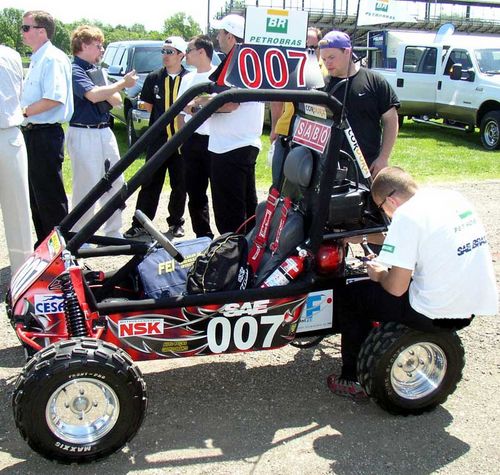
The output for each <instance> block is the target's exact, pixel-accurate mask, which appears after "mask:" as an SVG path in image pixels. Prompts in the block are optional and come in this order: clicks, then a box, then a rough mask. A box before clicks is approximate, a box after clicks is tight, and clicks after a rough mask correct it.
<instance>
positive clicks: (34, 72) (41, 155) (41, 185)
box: [21, 11, 73, 247]
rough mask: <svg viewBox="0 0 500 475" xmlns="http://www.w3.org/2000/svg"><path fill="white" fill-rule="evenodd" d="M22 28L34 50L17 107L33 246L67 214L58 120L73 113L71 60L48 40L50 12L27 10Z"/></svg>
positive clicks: (51, 21)
mask: <svg viewBox="0 0 500 475" xmlns="http://www.w3.org/2000/svg"><path fill="white" fill-rule="evenodd" d="M21 31H22V35H23V43H24V44H26V45H28V46H29V47H30V48H31V49H32V50H33V54H32V55H31V63H30V68H29V71H28V74H27V76H26V80H25V82H24V89H23V93H22V96H21V107H22V112H23V116H24V118H25V121H24V127H23V134H24V140H25V142H26V148H27V151H28V176H29V186H30V205H31V214H32V217H33V223H34V225H35V230H36V235H37V239H38V240H37V242H36V243H35V247H36V246H38V245H39V244H40V243H41V242H42V241H43V240H44V239H45V238H46V237H47V235H48V234H49V233H50V232H51V231H52V229H53V228H54V226H56V225H58V224H59V222H60V221H61V220H62V219H63V218H64V217H65V216H66V214H67V213H68V200H67V198H66V193H65V191H64V184H63V180H62V173H61V167H62V162H63V160H64V132H63V129H62V126H61V123H62V122H67V121H68V120H69V119H70V117H71V115H72V114H73V94H72V87H71V63H70V60H69V58H68V56H67V55H66V54H64V52H62V51H61V50H60V49H58V48H56V47H55V46H54V45H53V44H52V43H51V41H50V40H51V39H52V38H53V36H54V33H55V21H54V18H52V16H51V15H50V14H49V13H47V12H43V11H29V12H26V13H25V14H24V15H23V25H22V26H21Z"/></svg>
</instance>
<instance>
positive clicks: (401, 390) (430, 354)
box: [391, 342, 447, 400]
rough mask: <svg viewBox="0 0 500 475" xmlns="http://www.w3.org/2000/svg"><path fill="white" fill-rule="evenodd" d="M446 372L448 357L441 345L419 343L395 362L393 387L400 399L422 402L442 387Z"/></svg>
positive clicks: (402, 353) (392, 378) (409, 348)
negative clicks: (419, 400) (420, 400)
mask: <svg viewBox="0 0 500 475" xmlns="http://www.w3.org/2000/svg"><path fill="white" fill-rule="evenodd" d="M446 368H447V359H446V355H445V353H444V351H443V350H442V349H441V348H440V347H439V346H438V345H436V344H434V343H429V342H424V343H417V344H415V345H411V346H409V347H408V348H406V349H404V350H403V351H402V352H401V353H400V354H399V355H398V357H397V359H396V361H394V364H393V365H392V368H391V384H392V387H393V389H394V391H395V392H396V394H397V395H398V396H400V397H403V398H405V399H412V400H415V399H421V398H423V397H425V396H428V395H429V394H431V393H432V392H434V391H435V390H436V389H437V388H438V387H439V385H440V384H441V383H442V381H443V379H444V377H445V375H446Z"/></svg>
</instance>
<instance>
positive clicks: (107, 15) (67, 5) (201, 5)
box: [0, 0, 225, 31]
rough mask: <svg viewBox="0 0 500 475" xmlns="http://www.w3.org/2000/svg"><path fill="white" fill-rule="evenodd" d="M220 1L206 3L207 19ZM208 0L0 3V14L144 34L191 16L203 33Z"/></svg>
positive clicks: (26, 0) (32, 0)
mask: <svg viewBox="0 0 500 475" xmlns="http://www.w3.org/2000/svg"><path fill="white" fill-rule="evenodd" d="M224 3H225V2H224V0H210V17H211V18H213V17H214V15H215V14H216V13H217V12H218V11H219V10H220V9H221V8H222V7H223V6H224ZM208 4H209V1H208V0H184V1H180V0H145V1H144V0H143V1H142V2H141V0H120V1H119V2H118V1H112V0H83V1H79V2H75V1H71V0H70V1H68V0H66V1H64V0H42V1H40V0H0V10H2V9H4V8H17V9H18V10H23V11H27V10H45V11H46V12H49V13H50V14H51V15H52V16H53V17H54V18H56V19H58V20H61V21H62V22H63V23H70V22H73V21H75V20H80V19H81V18H87V19H89V20H99V21H101V22H103V23H109V24H110V25H113V26H116V25H118V24H120V25H126V26H131V25H133V24H134V23H140V24H142V25H144V26H145V28H146V30H157V31H161V30H162V29H163V23H164V21H165V20H166V19H167V18H169V17H170V16H171V15H173V14H174V13H177V12H184V13H186V14H187V15H191V16H192V17H193V18H194V20H195V21H196V22H198V24H199V25H200V26H201V27H202V29H203V30H205V28H206V25H207V8H208Z"/></svg>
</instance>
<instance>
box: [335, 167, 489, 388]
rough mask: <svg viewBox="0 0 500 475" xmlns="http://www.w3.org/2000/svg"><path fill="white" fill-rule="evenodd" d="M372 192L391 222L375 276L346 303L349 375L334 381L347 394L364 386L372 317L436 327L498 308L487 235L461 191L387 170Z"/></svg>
mask: <svg viewBox="0 0 500 475" xmlns="http://www.w3.org/2000/svg"><path fill="white" fill-rule="evenodd" d="M372 196H373V200H374V202H375V204H376V205H377V206H378V207H379V208H380V209H381V210H382V211H383V212H385V213H386V214H387V216H388V217H390V218H392V222H391V224H390V226H389V231H388V233H387V236H386V237H385V239H384V242H383V246H382V250H381V251H380V255H379V256H378V258H376V259H375V260H372V261H370V262H368V264H367V271H368V276H369V277H370V280H369V281H362V282H358V283H355V284H351V285H348V286H347V289H346V293H345V296H344V299H343V302H342V305H341V311H340V320H339V322H340V330H341V333H342V373H341V375H340V377H337V376H334V375H331V376H330V377H329V379H328V385H329V387H330V389H331V390H332V391H333V392H334V393H335V394H338V395H343V396H346V395H355V394H354V393H355V392H358V391H359V390H361V388H359V387H358V383H357V379H356V362H357V357H358V353H359V350H360V347H361V345H362V343H363V341H364V340H365V338H366V337H367V335H368V333H369V332H370V330H371V322H373V321H378V322H386V321H393V322H399V323H403V324H405V325H407V326H409V327H411V328H415V329H417V330H422V331H426V332H433V331H436V330H439V329H443V328H456V327H461V326H465V325H466V324H468V323H469V322H470V319H471V317H472V315H495V314H497V312H498V294H497V288H496V281H495V274H494V270H493V264H492V259H491V254H490V250H489V247H488V242H487V238H486V232H485V230H484V227H483V224H482V223H481V220H480V218H479V216H478V215H477V214H476V212H475V210H474V209H473V207H472V205H471V204H470V203H469V202H468V201H467V200H466V199H465V198H464V197H463V196H462V195H460V194H459V193H457V192H454V191H449V190H441V189H419V188H418V186H417V184H416V183H415V181H414V180H413V178H412V177H411V176H410V175H409V174H408V173H406V172H405V171H404V170H402V169H401V168H398V167H387V168H384V169H382V170H381V171H380V172H379V173H378V175H377V176H376V178H375V180H374V181H373V186H372ZM361 391H362V390H361Z"/></svg>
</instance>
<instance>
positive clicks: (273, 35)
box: [245, 7, 308, 48]
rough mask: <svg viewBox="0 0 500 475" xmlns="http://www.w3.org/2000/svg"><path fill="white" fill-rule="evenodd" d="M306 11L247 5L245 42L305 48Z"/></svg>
mask: <svg viewBox="0 0 500 475" xmlns="http://www.w3.org/2000/svg"><path fill="white" fill-rule="evenodd" d="M307 21H308V13H307V12H304V11H299V10H278V9H276V8H259V7H247V9H246V20H245V43H246V44H252V45H267V46H278V47H282V48H305V47H306V36H307Z"/></svg>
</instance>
